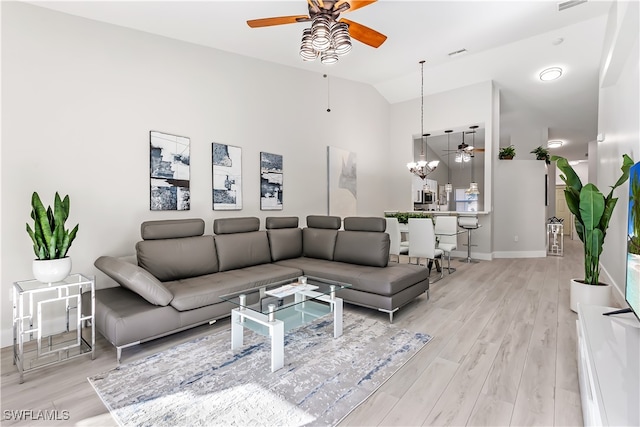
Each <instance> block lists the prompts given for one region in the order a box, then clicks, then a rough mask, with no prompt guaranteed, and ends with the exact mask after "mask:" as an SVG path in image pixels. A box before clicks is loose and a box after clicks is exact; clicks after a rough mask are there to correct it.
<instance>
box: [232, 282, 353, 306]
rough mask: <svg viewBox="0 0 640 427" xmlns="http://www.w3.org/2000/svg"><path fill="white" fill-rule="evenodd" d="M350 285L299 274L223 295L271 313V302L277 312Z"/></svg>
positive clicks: (236, 302)
mask: <svg viewBox="0 0 640 427" xmlns="http://www.w3.org/2000/svg"><path fill="white" fill-rule="evenodd" d="M303 282H306V283H303ZM350 287H351V284H349V283H344V282H337V281H333V280H328V279H322V278H319V277H313V276H300V277H296V278H293V279H287V280H281V281H279V282H273V283H269V284H267V285H263V286H259V287H256V288H251V289H246V290H244V291H240V292H234V293H232V294H227V295H222V296H220V298H221V299H222V300H224V301H228V302H231V303H233V304H235V305H237V306H239V307H245V308H248V309H251V310H253V311H256V312H259V313H262V314H269V312H270V309H269V305H275V307H274V308H272V310H274V311H276V312H278V311H280V310H285V309H286V308H289V307H292V306H295V305H299V304H302V303H305V302H309V300H314V299H316V298H318V297H321V296H324V295H331V293H332V292H335V291H338V290H340V289H344V288H350Z"/></svg>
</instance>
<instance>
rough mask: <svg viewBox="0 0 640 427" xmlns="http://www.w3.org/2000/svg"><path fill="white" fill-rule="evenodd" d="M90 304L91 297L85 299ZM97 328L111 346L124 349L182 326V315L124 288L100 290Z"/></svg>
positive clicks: (98, 291) (96, 319)
mask: <svg viewBox="0 0 640 427" xmlns="http://www.w3.org/2000/svg"><path fill="white" fill-rule="evenodd" d="M85 295H86V293H85ZM82 302H83V304H90V303H91V299H90V298H83V301H82ZM95 305H96V311H95V314H96V317H95V322H96V327H97V329H98V331H99V332H100V333H101V334H102V335H103V336H104V337H105V338H107V340H109V342H111V344H113V345H115V346H122V345H126V344H130V343H132V342H136V341H140V340H144V339H147V338H150V337H154V336H158V335H162V334H164V333H166V332H167V331H172V330H175V329H178V328H179V327H180V316H179V313H178V312H177V311H176V310H175V309H174V308H173V307H171V306H170V305H168V306H165V307H158V306H157V305H153V304H151V303H149V302H147V301H145V300H144V299H143V298H142V297H140V295H138V294H136V293H135V292H132V291H130V290H128V289H125V288H123V287H121V286H116V287H115V288H105V289H98V290H96V299H95Z"/></svg>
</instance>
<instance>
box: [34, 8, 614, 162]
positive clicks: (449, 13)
mask: <svg viewBox="0 0 640 427" xmlns="http://www.w3.org/2000/svg"><path fill="white" fill-rule="evenodd" d="M30 3H32V4H35V5H38V6H42V7H47V8H50V9H54V10H58V11H61V12H65V13H69V14H73V15H78V16H82V17H86V18H90V19H94V20H98V21H103V22H107V23H111V24H114V25H119V26H123V27H128V28H134V29H138V30H141V31H146V32H149V33H154V34H159V35H162V36H166V37H170V38H174V39H178V40H183V41H187V42H191V43H196V44H200V45H204V46H209V47H212V48H216V49H220V50H224V51H228V52H234V53H237V54H240V55H245V56H249V57H254V58H258V59H262V60H265V61H271V62H275V63H279V64H283V65H287V66H291V67H297V68H301V69H304V70H308V71H313V72H318V73H327V74H329V75H331V76H336V77H341V78H345V79H349V80H354V81H359V82H363V83H368V84H371V85H372V86H374V87H375V88H376V89H377V90H378V91H379V92H380V94H381V95H382V96H384V97H385V98H386V99H387V100H388V101H389V102H390V103H392V104H393V103H397V102H401V101H405V100H409V99H414V98H417V97H419V96H420V67H419V64H418V62H419V61H420V60H422V59H424V60H426V63H425V79H424V80H425V95H428V94H430V93H437V92H443V91H446V90H450V89H455V88H458V87H462V86H466V85H469V84H474V83H478V82H482V81H487V80H493V81H494V82H495V84H496V85H497V86H498V87H499V88H500V89H501V103H502V104H501V106H502V111H501V120H502V126H501V133H502V135H501V140H503V141H505V140H506V141H508V136H509V134H510V133H511V131H512V129H513V128H514V127H517V126H519V125H520V121H521V120H522V117H523V116H527V117H530V118H534V122H535V123H539V124H540V126H541V127H546V128H548V129H549V138H550V139H561V140H564V141H565V145H564V147H563V148H562V149H559V150H557V151H555V152H557V153H559V154H561V155H564V156H566V157H568V158H570V159H584V156H585V153H586V144H587V143H588V142H589V141H591V140H594V139H595V135H596V131H597V102H598V74H599V67H600V57H601V55H602V50H603V43H604V31H605V25H606V19H607V12H608V10H609V7H610V6H611V2H609V1H589V2H585V3H582V4H578V5H577V6H574V7H571V8H567V9H565V10H562V11H560V10H559V7H558V3H557V2H554V1H545V0H533V1H527V0H522V1H517V0H513V1H398V0H380V1H378V2H375V3H373V4H371V5H368V6H366V7H362V8H360V9H357V10H354V11H352V12H347V13H345V14H343V16H344V17H347V18H348V19H350V20H353V21H356V22H358V23H360V24H363V25H366V26H368V27H371V28H373V29H375V30H377V31H379V32H381V33H383V34H385V35H386V36H387V37H388V39H387V40H386V42H385V43H384V44H383V45H382V46H380V47H379V48H378V49H374V48H371V47H369V46H367V45H364V44H362V43H359V42H357V41H354V45H353V49H352V51H351V52H350V53H349V54H348V55H346V56H344V57H340V60H339V62H338V63H337V64H333V65H323V64H320V63H318V62H312V63H310V62H303V61H302V60H301V58H300V56H299V55H298V50H299V46H300V39H301V35H302V30H303V29H304V28H305V27H306V26H308V24H304V23H294V24H288V25H281V26H274V27H264V28H255V29H252V28H249V26H248V25H247V23H246V21H247V20H249V19H256V18H265V17H273V16H287V15H306V14H307V13H308V6H307V2H306V1H304V0H288V1H237V0H235V1H100V2H98V1H73V2H57V1H40V2H38V1H34V2H30ZM461 49H466V53H464V54H461V55H454V56H449V53H450V52H454V51H458V50H461ZM554 65H555V66H561V67H563V68H564V70H565V72H564V75H563V76H562V77H561V78H560V79H559V80H556V81H553V82H546V83H543V82H541V81H540V80H539V78H538V73H539V72H540V71H541V70H542V69H544V68H546V67H549V66H554Z"/></svg>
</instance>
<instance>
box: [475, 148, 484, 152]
mask: <svg viewBox="0 0 640 427" xmlns="http://www.w3.org/2000/svg"><path fill="white" fill-rule="evenodd" d="M473 151H481V152H484V148H477V147H476V148H474V149H473Z"/></svg>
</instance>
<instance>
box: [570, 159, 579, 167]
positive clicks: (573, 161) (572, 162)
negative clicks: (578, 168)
mask: <svg viewBox="0 0 640 427" xmlns="http://www.w3.org/2000/svg"><path fill="white" fill-rule="evenodd" d="M580 163H581V162H580V160H570V161H569V164H570V165H571V166H575V165H579V164H580Z"/></svg>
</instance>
